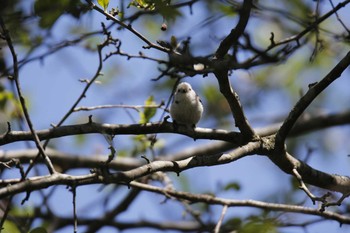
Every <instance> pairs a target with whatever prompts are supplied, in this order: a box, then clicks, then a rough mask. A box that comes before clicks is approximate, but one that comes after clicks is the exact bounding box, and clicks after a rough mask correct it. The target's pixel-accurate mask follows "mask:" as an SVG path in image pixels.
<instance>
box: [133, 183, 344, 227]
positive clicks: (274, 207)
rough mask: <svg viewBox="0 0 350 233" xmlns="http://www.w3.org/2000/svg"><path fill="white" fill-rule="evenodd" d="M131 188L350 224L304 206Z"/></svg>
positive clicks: (148, 188) (334, 215)
mask: <svg viewBox="0 0 350 233" xmlns="http://www.w3.org/2000/svg"><path fill="white" fill-rule="evenodd" d="M130 186H132V187H135V188H140V189H143V190H147V191H150V192H155V193H158V194H161V195H170V196H173V197H174V198H178V199H184V200H187V201H190V202H191V203H198V202H203V203H206V204H211V205H222V206H228V207H236V206H243V207H253V208H259V209H264V210H270V211H283V212H290V213H300V214H308V215H314V216H320V217H323V218H326V219H332V220H335V221H338V222H340V223H346V224H349V223H350V217H347V216H345V215H342V214H338V213H335V212H330V211H324V212H321V211H319V210H318V209H314V208H309V207H304V206H298V205H286V204H275V203H270V202H261V201H254V200H231V199H224V198H218V197H215V196H212V195H208V194H193V193H188V192H181V191H174V190H165V189H163V188H159V187H155V186H151V185H147V184H142V183H139V182H137V181H132V182H130Z"/></svg>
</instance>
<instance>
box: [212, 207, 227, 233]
mask: <svg viewBox="0 0 350 233" xmlns="http://www.w3.org/2000/svg"><path fill="white" fill-rule="evenodd" d="M227 208H228V206H227V205H224V207H223V208H222V211H221V216H220V219H219V221H218V223H217V224H216V226H215V229H214V233H219V232H220V227H221V225H222V222H223V220H224V217H225V215H226V211H227Z"/></svg>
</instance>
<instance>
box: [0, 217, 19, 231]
mask: <svg viewBox="0 0 350 233" xmlns="http://www.w3.org/2000/svg"><path fill="white" fill-rule="evenodd" d="M1 232H3V233H20V230H19V229H18V227H17V226H16V224H14V223H13V222H11V221H8V220H6V221H5V223H4V226H3V229H2V231H1Z"/></svg>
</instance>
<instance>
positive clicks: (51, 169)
mask: <svg viewBox="0 0 350 233" xmlns="http://www.w3.org/2000/svg"><path fill="white" fill-rule="evenodd" d="M0 25H1V28H2V30H3V34H4V36H5V38H6V41H7V45H8V47H9V49H10V52H11V55H12V60H13V80H14V82H15V84H16V90H17V94H18V97H19V100H20V103H21V107H22V111H23V114H24V117H25V119H26V122H27V125H28V127H29V129H30V132H31V134H32V135H33V138H34V142H35V145H36V147H37V148H38V150H39V155H42V156H43V158H44V159H45V164H46V166H47V168H48V170H49V172H50V174H53V173H56V171H55V168H54V167H53V165H52V163H51V161H50V158H49V157H48V156H47V155H46V154H45V150H44V148H43V146H42V145H41V143H40V140H39V137H38V135H37V134H36V132H35V130H34V126H33V123H32V121H31V119H30V116H29V113H28V109H27V106H26V103H25V99H24V97H23V95H22V90H21V85H20V82H19V70H18V60H17V55H16V52H15V48H14V46H13V44H12V39H11V37H10V34H9V31H8V30H7V28H6V25H5V23H4V21H3V19H2V17H0Z"/></svg>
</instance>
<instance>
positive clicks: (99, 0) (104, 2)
mask: <svg viewBox="0 0 350 233" xmlns="http://www.w3.org/2000/svg"><path fill="white" fill-rule="evenodd" d="M97 3H98V4H99V5H100V6H101V7H103V9H104V10H107V7H108V4H109V0H97Z"/></svg>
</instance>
